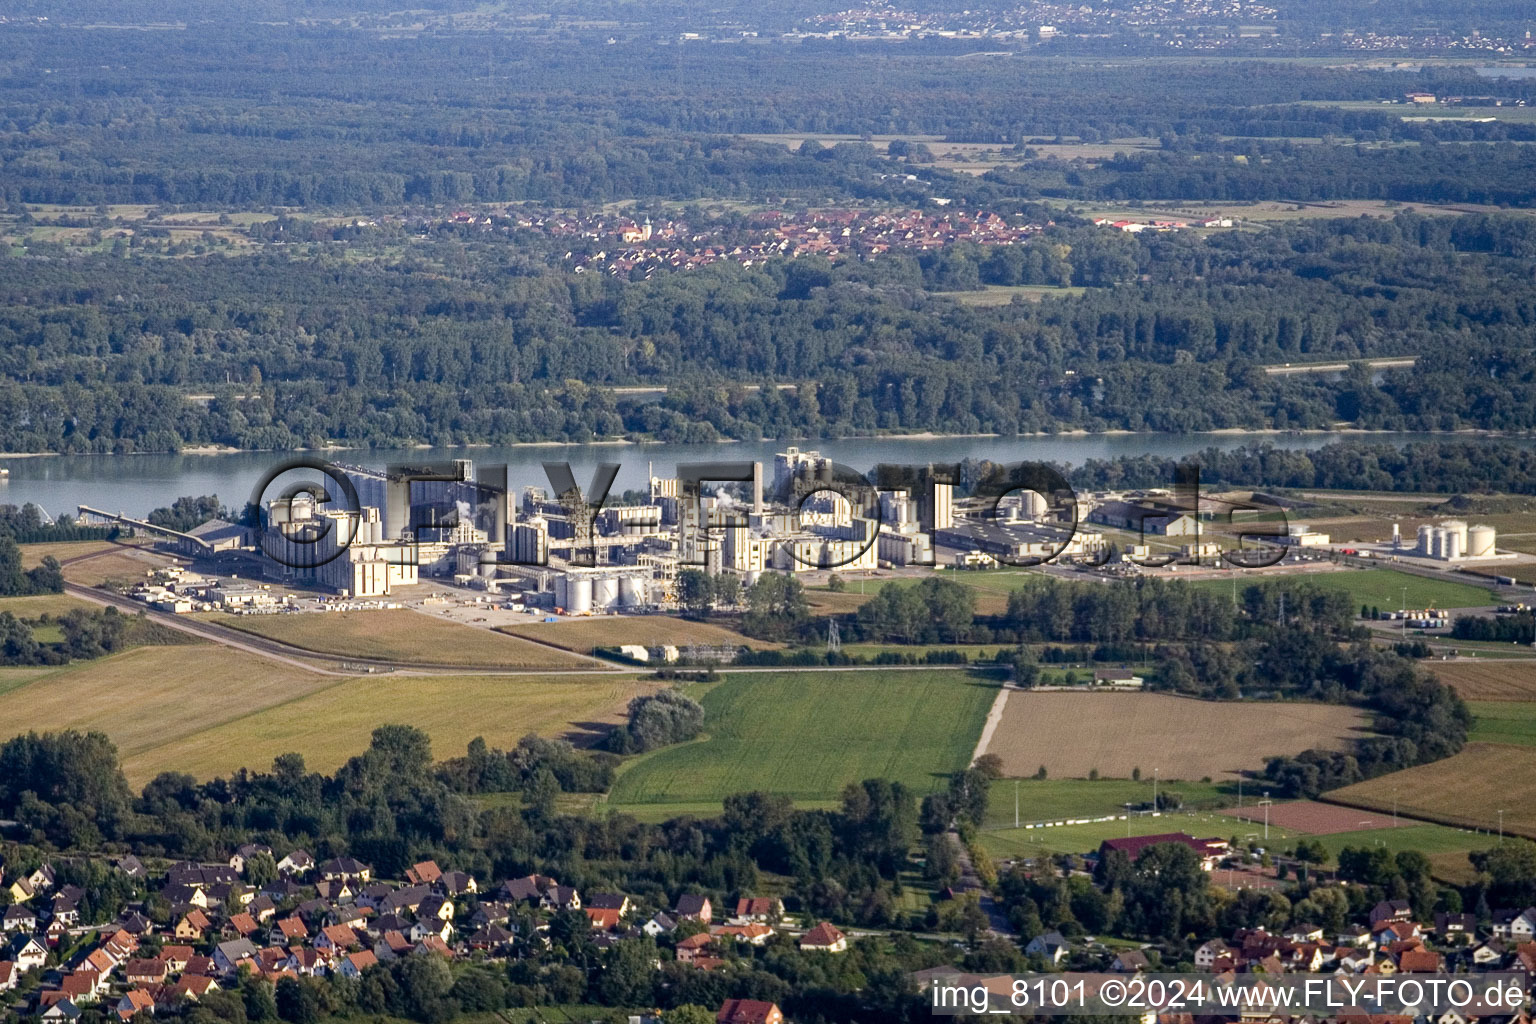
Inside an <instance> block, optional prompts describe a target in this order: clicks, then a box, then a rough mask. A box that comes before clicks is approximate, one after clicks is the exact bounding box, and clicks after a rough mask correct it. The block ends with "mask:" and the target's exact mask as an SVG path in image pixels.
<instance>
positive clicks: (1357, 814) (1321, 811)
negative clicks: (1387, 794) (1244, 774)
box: [1223, 800, 1392, 835]
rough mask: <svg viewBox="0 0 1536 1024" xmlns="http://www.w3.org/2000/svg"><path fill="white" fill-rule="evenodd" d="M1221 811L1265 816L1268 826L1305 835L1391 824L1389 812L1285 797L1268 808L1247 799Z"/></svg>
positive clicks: (1249, 818)
mask: <svg viewBox="0 0 1536 1024" xmlns="http://www.w3.org/2000/svg"><path fill="white" fill-rule="evenodd" d="M1223 813H1224V814H1227V815H1228V816H1230V817H1233V818H1238V819H1240V820H1242V821H1249V822H1263V821H1264V820H1265V818H1266V817H1267V818H1268V819H1269V823H1270V824H1271V825H1278V826H1280V827H1281V828H1284V829H1286V830H1288V831H1291V832H1305V833H1307V834H1308V835H1330V834H1333V833H1337V832H1365V831H1370V830H1372V829H1381V828H1391V827H1392V816H1391V815H1390V814H1387V815H1381V814H1376V813H1374V812H1372V811H1361V810H1357V809H1355V808H1353V807H1340V806H1339V805H1338V804H1324V803H1318V802H1317V801H1315V800H1287V801H1284V802H1280V803H1275V804H1272V805H1270V807H1269V808H1268V810H1267V811H1266V810H1265V808H1263V807H1260V806H1258V805H1257V803H1256V802H1253V801H1250V802H1249V804H1248V806H1246V807H1241V808H1238V807H1232V808H1229V809H1227V810H1226V811H1224V812H1223Z"/></svg>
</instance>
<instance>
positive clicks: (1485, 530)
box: [1467, 526, 1497, 558]
mask: <svg viewBox="0 0 1536 1024" xmlns="http://www.w3.org/2000/svg"><path fill="white" fill-rule="evenodd" d="M1496 539H1497V538H1496V534H1495V531H1494V528H1493V527H1491V526H1474V527H1472V529H1470V530H1468V531H1467V557H1468V558H1492V557H1493V555H1494V542H1495V540H1496Z"/></svg>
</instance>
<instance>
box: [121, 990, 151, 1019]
mask: <svg viewBox="0 0 1536 1024" xmlns="http://www.w3.org/2000/svg"><path fill="white" fill-rule="evenodd" d="M112 1009H113V1011H114V1012H115V1013H116V1014H117V1016H118V1019H119V1020H123V1021H129V1020H132V1019H133V1015H134V1014H136V1013H145V1012H148V1013H154V1012H155V997H154V996H152V995H150V994H149V993H148V992H147V991H145V990H144V989H142V988H131V989H129V990H128V991H127V992H125V993H123V997H122V998H121V999H119V1000H118V1001H117V1005H116V1006H114V1007H113V1008H112Z"/></svg>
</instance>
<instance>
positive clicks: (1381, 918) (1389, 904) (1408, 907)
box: [1371, 900, 1413, 932]
mask: <svg viewBox="0 0 1536 1024" xmlns="http://www.w3.org/2000/svg"><path fill="white" fill-rule="evenodd" d="M1412 918H1413V906H1412V904H1410V903H1409V902H1408V901H1407V900H1382V901H1381V902H1380V903H1378V904H1376V905H1375V906H1374V907H1372V908H1371V931H1372V932H1374V931H1375V930H1376V926H1377V925H1379V924H1382V923H1383V922H1385V923H1388V924H1391V923H1393V922H1396V921H1408V920H1411V919H1412Z"/></svg>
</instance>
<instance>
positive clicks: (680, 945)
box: [677, 932, 715, 964]
mask: <svg viewBox="0 0 1536 1024" xmlns="http://www.w3.org/2000/svg"><path fill="white" fill-rule="evenodd" d="M714 941H715V939H714V936H712V935H710V934H709V933H708V932H699V933H698V934H696V935H690V936H688V937H687V938H684V939H679V940H678V942H677V959H678V961H679V962H680V963H685V964H686V963H691V962H692V961H694V960H695V959H697V958H698V957H700V956H702V955H703V953H704V950H706V949H708V948H709V947H710V946H711V945H713V944H714Z"/></svg>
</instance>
